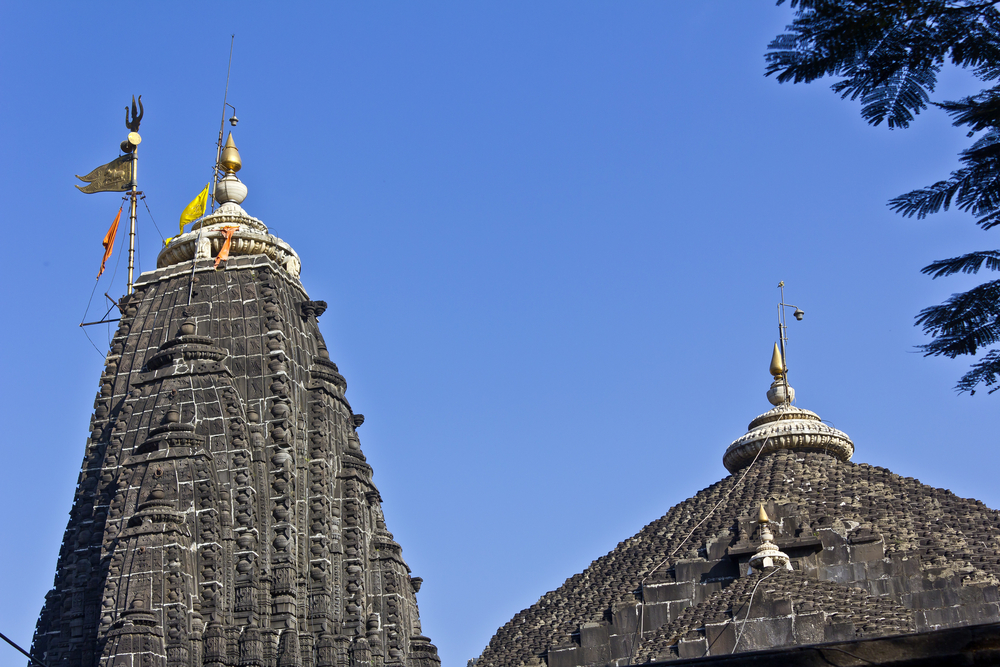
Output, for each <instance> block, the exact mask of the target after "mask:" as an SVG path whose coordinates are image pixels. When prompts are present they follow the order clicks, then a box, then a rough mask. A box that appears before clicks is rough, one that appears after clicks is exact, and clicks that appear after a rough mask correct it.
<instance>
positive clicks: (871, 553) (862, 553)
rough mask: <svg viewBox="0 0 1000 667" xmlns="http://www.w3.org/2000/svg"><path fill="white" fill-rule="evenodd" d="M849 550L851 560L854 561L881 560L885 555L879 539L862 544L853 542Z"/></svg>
mask: <svg viewBox="0 0 1000 667" xmlns="http://www.w3.org/2000/svg"><path fill="white" fill-rule="evenodd" d="M850 552H851V560H852V561H854V562H865V561H870V560H881V559H882V558H884V557H885V547H884V545H883V544H882V541H881V540H879V541H877V542H866V543H864V544H854V545H852V546H851V547H850Z"/></svg>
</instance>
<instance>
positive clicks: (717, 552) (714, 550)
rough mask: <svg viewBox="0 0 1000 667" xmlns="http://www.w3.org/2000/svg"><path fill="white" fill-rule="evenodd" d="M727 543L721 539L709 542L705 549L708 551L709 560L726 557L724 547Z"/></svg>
mask: <svg viewBox="0 0 1000 667" xmlns="http://www.w3.org/2000/svg"><path fill="white" fill-rule="evenodd" d="M728 546H729V545H727V544H726V543H725V541H723V540H716V541H714V542H709V543H708V545H707V547H706V551H707V552H708V559H709V560H722V559H724V558H726V549H727V548H728Z"/></svg>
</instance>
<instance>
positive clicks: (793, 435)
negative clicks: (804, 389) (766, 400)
mask: <svg viewBox="0 0 1000 667" xmlns="http://www.w3.org/2000/svg"><path fill="white" fill-rule="evenodd" d="M747 428H748V432H747V433H745V434H744V435H743V436H742V437H740V438H737V439H736V440H734V441H733V443H732V444H731V445H729V447H728V448H727V449H726V453H725V454H724V455H723V457H722V464H723V465H724V466H726V469H727V470H728V471H729V472H736V471H737V470H740V469H741V468H743V467H745V466H747V465H749V464H750V463H751V462H752V461H753V460H754V458H755V457H757V456H758V453H759V455H760V456H765V455H767V454H770V453H773V452H776V451H778V450H781V449H794V450H796V451H815V452H825V453H827V454H830V455H831V456H835V457H837V458H838V459H840V460H841V461H847V460H849V459H850V458H851V456H853V455H854V443H853V442H851V439H850V438H849V437H848V436H847V434H846V433H844V432H843V431H838V430H837V429H835V428H833V427H832V426H828V425H827V424H824V423H823V422H822V421H821V420H820V418H819V415H817V414H816V413H815V412H812V411H810V410H803V409H802V408H797V407H795V406H794V405H789V404H788V403H783V404H781V405H778V406H777V407H775V408H773V409H771V410H768V411H767V412H765V413H764V414H762V415H760V416H759V417H757V418H756V419H754V420H753V421H752V422H750V426H748V427H747Z"/></svg>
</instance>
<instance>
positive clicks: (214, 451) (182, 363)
mask: <svg viewBox="0 0 1000 667" xmlns="http://www.w3.org/2000/svg"><path fill="white" fill-rule="evenodd" d="M264 231H266V229H265V230H264ZM255 233H256V232H255ZM259 233H260V234H263V233H264V232H263V231H261V232H259ZM269 242H270V243H271V245H272V246H274V247H283V246H280V244H278V243H277V242H274V241H269ZM289 250H290V249H289ZM247 252H250V250H247ZM168 259H169V258H168ZM279 259H281V258H279ZM285 259H287V258H285ZM163 264H165V265H164V266H163V268H160V269H158V270H156V271H154V272H151V273H147V274H144V275H143V276H142V277H141V278H140V279H139V281H138V283H137V284H136V291H135V293H134V294H133V295H132V296H131V297H130V298H128V299H125V300H123V303H122V311H123V312H122V319H121V321H120V323H119V328H118V331H117V333H116V335H115V337H114V339H113V340H112V342H111V350H110V353H109V354H108V356H107V366H106V368H105V371H104V372H103V373H102V375H101V378H100V382H99V383H98V393H97V397H96V400H95V404H94V407H95V410H94V416H93V418H92V420H91V426H90V430H91V437H90V439H89V440H88V441H87V445H86V449H85V453H84V461H83V466H82V468H81V472H80V479H79V485H78V489H77V493H76V496H75V498H74V502H73V508H72V510H71V512H70V519H69V525H68V527H67V529H66V533H65V537H64V541H63V546H62V549H61V551H60V554H59V561H58V565H57V569H56V577H55V585H54V588H53V589H52V591H51V592H50V593H49V594H48V595H47V596H46V602H45V606H44V608H43V609H42V612H41V616H40V618H39V620H38V625H37V629H36V633H35V638H34V644H33V653H34V654H35V655H38V656H40V657H41V658H42V659H43V660H44V661H45V662H46V663H47V664H48V665H49V666H50V667H55V666H56V665H60V666H64V667H68V666H73V667H96V666H97V665H101V666H107V667H111V666H113V665H126V664H128V665H136V666H138V665H140V664H142V665H155V666H162V667H181V666H184V667H202V666H212V667H223V666H226V667H279V666H282V667H283V666H288V667H292V666H295V667H299V666H317V667H319V666H325V667H334V666H340V665H344V666H346V665H347V664H348V662H347V661H348V660H350V659H351V658H350V656H356V658H357V659H358V660H364V661H366V662H365V664H371V665H383V664H384V665H390V664H396V665H402V664H406V665H419V666H420V667H435V666H436V665H437V664H439V662H440V661H439V660H438V658H437V654H436V649H434V647H433V645H432V644H430V641H429V640H428V639H427V638H426V637H423V636H422V635H421V632H420V621H419V617H418V611H417V603H416V594H415V591H416V588H417V587H418V586H416V585H414V583H413V582H415V581H417V580H418V579H419V578H411V573H410V570H409V568H408V567H407V565H406V563H405V562H404V561H403V559H402V556H401V550H400V547H399V545H398V544H396V542H395V541H394V540H393V537H392V534H391V533H389V531H388V530H387V528H386V524H385V519H384V516H383V512H382V506H381V497H380V496H379V493H378V490H377V489H376V488H375V485H374V483H373V482H372V469H371V467H370V466H369V465H368V463H367V462H366V461H365V456H364V454H363V453H362V450H361V447H360V442H359V438H358V434H357V428H358V427H359V426H360V424H361V421H362V418H361V416H360V415H358V414H356V413H355V412H354V411H353V409H352V407H351V405H350V403H349V402H348V401H347V398H346V397H345V392H346V388H347V382H346V381H345V380H344V378H343V376H342V375H341V374H340V372H339V370H338V369H337V365H336V364H335V363H333V362H332V361H331V360H330V359H329V353H328V350H327V346H326V344H325V342H324V341H323V337H322V335H321V334H320V331H319V327H318V324H317V317H318V316H319V315H321V314H322V313H323V311H324V310H325V309H326V304H325V303H323V302H320V301H312V300H310V299H309V297H308V295H307V294H306V293H305V291H304V289H303V288H302V285H301V284H300V283H299V281H298V279H297V277H296V274H297V267H292V268H293V269H295V270H293V271H290V270H289V264H288V262H287V261H285V262H284V263H282V264H278V263H276V262H275V261H273V260H272V258H271V257H270V256H266V255H260V254H257V255H253V254H250V255H239V254H235V256H233V257H231V258H230V259H229V260H228V262H227V263H226V264H225V265H224V268H220V269H219V270H214V269H213V261H212V260H211V259H208V260H199V261H198V262H197V266H196V271H195V273H194V276H193V281H192V271H191V262H190V261H188V262H186V263H181V264H173V263H171V261H165V262H164V263H163ZM189 294H190V302H189Z"/></svg>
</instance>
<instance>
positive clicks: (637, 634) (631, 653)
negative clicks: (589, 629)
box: [628, 436, 771, 663]
mask: <svg viewBox="0 0 1000 667" xmlns="http://www.w3.org/2000/svg"><path fill="white" fill-rule="evenodd" d="M770 439H771V436H768V437H766V438H764V442H763V443H762V444H761V446H760V449H758V450H757V453H756V454H755V455H754V457H753V461H751V462H750V465H748V466H747V469H746V470H744V471H743V474H742V475H740V478H739V479H738V480H737V481H736V483H735V484H733V486H732V488H731V489H729V491H728V492H726V495H725V496H724V497H723V498H722V499H720V500H719V502H717V503H716V504H715V505H714V506H713V507H712V509H710V510H708V513H707V514H706V515H705V516H704V518H702V520H701V521H699V522H698V523H697V525H695V527H694V528H692V529H691V532H689V533H688V534H687V536H685V537H684V539H683V540H681V543H680V544H678V545H677V546H676V547H674V550H673V551H671V552H670V554H669V555H667V557H666V558H664V559H663V560H662V561H660V563H659V564H658V565H657V566H656V567H654V568H653V569H652V570H650V571H649V572H648V573H647V574H646V576H645V577H643V578H642V580H641V581H639V588H640V590H641V589H642V585H643V584H644V583H646V580H647V579H649V578H650V577H651V576H653V573H654V572H656V571H657V570H658V569H660V567H661V566H662V565H663V564H664V563H666V562H667V561H669V560H670V559H671V558H673V557H674V554H675V553H677V551H678V549H680V548H681V547H682V546H684V544H685V543H686V542H687V541H688V539H690V537H691V536H692V535H694V531H696V530H698V528H699V527H700V526H701V524H703V523H705V522H706V521H708V518H709V517H710V516H712V513H713V512H715V510H717V509H719V506H720V505H722V503H724V502H726V501H727V500H728V499H729V496H731V495H733V491H735V490H736V489H737V488H739V486H740V484H742V483H743V480H744V479H746V476H747V475H749V474H750V471H751V470H752V469H753V466H754V464H755V463H757V458H758V457H759V456H760V453H761V452H763V451H764V448H765V447H767V443H768V441H769V440H770ZM645 612H646V604H645V602H643V603H641V604H640V605H639V627H638V628H636V631H635V632H633V633H632V642H631V645H630V646H629V656H628V660H629V663H631V662H632V658H634V657H635V642H636V639H639V640H641V639H642V635H643V630H642V624H643V622H644V621H645V616H646V613H645Z"/></svg>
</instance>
